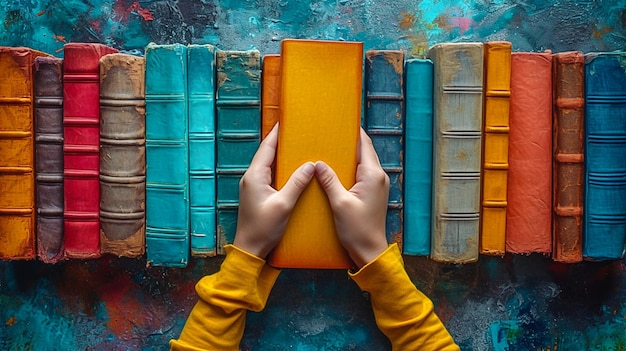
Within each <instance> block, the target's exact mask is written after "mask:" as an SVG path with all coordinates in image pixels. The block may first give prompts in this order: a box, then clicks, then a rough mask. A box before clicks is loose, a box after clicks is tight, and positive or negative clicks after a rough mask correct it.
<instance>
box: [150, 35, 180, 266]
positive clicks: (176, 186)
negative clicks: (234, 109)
mask: <svg viewBox="0 0 626 351" xmlns="http://www.w3.org/2000/svg"><path fill="white" fill-rule="evenodd" d="M187 99H188V93H187V47H186V46H184V45H181V44H173V45H156V44H151V45H149V46H147V47H146V255H147V264H148V265H152V266H165V267H185V266H186V265H187V262H188V261H189V245H190V243H189V242H190V239H189V138H188V129H189V126H188V121H189V116H188V115H187V113H188V100H187Z"/></svg>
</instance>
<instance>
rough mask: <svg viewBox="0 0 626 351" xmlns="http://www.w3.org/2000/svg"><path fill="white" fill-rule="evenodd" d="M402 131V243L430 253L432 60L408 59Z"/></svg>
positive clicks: (406, 250) (407, 251)
mask: <svg viewBox="0 0 626 351" xmlns="http://www.w3.org/2000/svg"><path fill="white" fill-rule="evenodd" d="M404 70H405V72H406V80H405V87H406V93H405V96H406V117H405V118H406V123H405V127H404V128H405V130H404V133H405V135H406V138H405V141H404V147H405V151H404V152H405V153H404V171H405V173H406V176H405V177H404V245H403V249H404V250H403V253H404V254H406V255H416V256H428V255H430V233H431V231H430V223H431V207H432V205H431V204H432V191H431V189H432V184H433V182H432V173H433V165H432V162H433V156H432V152H433V63H432V61H431V60H428V59H410V60H407V61H406V65H405V67H404Z"/></svg>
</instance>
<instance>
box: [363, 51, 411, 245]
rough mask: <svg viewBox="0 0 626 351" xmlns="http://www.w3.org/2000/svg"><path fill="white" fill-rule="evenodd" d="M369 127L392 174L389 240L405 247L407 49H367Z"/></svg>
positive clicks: (366, 128) (366, 118)
mask: <svg viewBox="0 0 626 351" xmlns="http://www.w3.org/2000/svg"><path fill="white" fill-rule="evenodd" d="M365 90H366V108H365V130H366V132H367V134H368V135H369V136H370V137H371V138H372V143H373V144H374V149H375V150H376V153H377V154H378V159H379V161H380V164H381V166H382V168H383V169H384V170H385V172H386V173H387V175H388V176H389V181H390V187H389V204H388V207H387V222H386V231H387V233H386V234H387V242H389V243H397V244H398V246H399V247H400V249H401V250H402V236H403V235H402V232H403V230H402V229H403V224H402V220H403V210H404V194H403V188H402V180H403V179H404V162H403V161H404V140H405V139H404V51H400V50H368V51H367V52H366V53H365Z"/></svg>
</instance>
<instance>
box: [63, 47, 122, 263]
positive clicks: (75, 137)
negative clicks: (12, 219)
mask: <svg viewBox="0 0 626 351" xmlns="http://www.w3.org/2000/svg"><path fill="white" fill-rule="evenodd" d="M63 51H64V64H63V82H64V84H63V99H64V105H63V133H64V141H63V161H64V169H63V175H64V182H63V187H64V196H65V210H64V213H63V217H64V222H65V223H64V228H65V238H64V240H65V256H66V257H68V258H92V257H98V256H100V220H99V212H100V181H99V177H98V176H99V169H100V168H99V166H100V156H99V152H100V146H99V145H100V64H99V62H100V61H99V60H100V57H102V56H104V55H106V54H110V53H115V52H117V50H116V49H113V48H110V47H108V46H105V45H102V44H91V43H68V44H65V46H64V47H63Z"/></svg>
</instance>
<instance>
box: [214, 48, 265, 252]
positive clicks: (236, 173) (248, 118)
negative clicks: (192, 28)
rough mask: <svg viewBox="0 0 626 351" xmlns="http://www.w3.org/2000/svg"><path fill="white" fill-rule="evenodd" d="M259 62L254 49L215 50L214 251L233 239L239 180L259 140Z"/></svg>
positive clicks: (219, 249)
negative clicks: (215, 160) (215, 154)
mask: <svg viewBox="0 0 626 351" xmlns="http://www.w3.org/2000/svg"><path fill="white" fill-rule="evenodd" d="M260 62H261V54H260V53H259V51H258V50H248V51H223V50H218V51H217V52H216V69H217V86H216V93H215V95H216V101H215V103H216V106H217V126H216V127H217V133H216V139H217V164H216V174H217V253H218V254H224V253H225V252H224V245H227V244H232V243H233V241H234V239H235V231H236V229H237V211H238V208H239V180H240V179H241V177H242V176H243V174H244V173H245V171H246V170H247V169H248V166H249V165H250V161H252V157H253V156H254V154H255V153H256V150H257V148H258V147H259V144H260V140H261V89H260V77H261V65H260Z"/></svg>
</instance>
